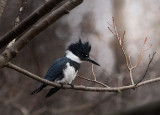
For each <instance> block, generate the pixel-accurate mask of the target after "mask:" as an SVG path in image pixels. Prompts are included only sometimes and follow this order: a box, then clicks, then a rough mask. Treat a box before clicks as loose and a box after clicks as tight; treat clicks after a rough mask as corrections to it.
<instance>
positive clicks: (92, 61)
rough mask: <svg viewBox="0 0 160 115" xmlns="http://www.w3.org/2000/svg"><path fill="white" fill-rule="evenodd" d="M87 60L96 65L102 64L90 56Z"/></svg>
mask: <svg viewBox="0 0 160 115" xmlns="http://www.w3.org/2000/svg"><path fill="white" fill-rule="evenodd" d="M87 61H89V62H91V63H93V64H95V65H98V66H100V65H99V64H98V63H97V62H95V61H94V60H92V59H91V58H88V60H87Z"/></svg>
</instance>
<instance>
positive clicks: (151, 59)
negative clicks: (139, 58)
mask: <svg viewBox="0 0 160 115" xmlns="http://www.w3.org/2000/svg"><path fill="white" fill-rule="evenodd" d="M155 54H156V52H154V53H153V55H152V57H151V58H150V60H149V63H148V66H147V68H146V71H145V73H144V75H143V76H142V78H141V79H140V80H139V81H138V82H137V83H136V85H137V84H139V83H140V82H141V81H142V80H143V79H144V78H145V76H146V74H147V72H148V69H149V67H150V64H151V62H152V61H153V58H154V56H155Z"/></svg>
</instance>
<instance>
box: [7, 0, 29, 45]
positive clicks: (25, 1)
mask: <svg viewBox="0 0 160 115" xmlns="http://www.w3.org/2000/svg"><path fill="white" fill-rule="evenodd" d="M26 3H27V0H22V3H21V7H20V8H19V12H18V15H17V17H16V20H15V22H14V27H13V28H15V27H16V26H17V25H18V24H19V23H20V22H21V18H22V15H23V13H24V9H25V7H26ZM17 39H18V37H17V38H14V39H13V40H12V41H11V42H10V43H9V44H8V45H7V47H10V46H12V44H14V42H15V41H16V40H17Z"/></svg>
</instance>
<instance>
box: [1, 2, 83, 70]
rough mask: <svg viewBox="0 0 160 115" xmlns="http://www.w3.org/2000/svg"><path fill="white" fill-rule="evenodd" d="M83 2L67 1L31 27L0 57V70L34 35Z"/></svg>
mask: <svg viewBox="0 0 160 115" xmlns="http://www.w3.org/2000/svg"><path fill="white" fill-rule="evenodd" d="M82 2H83V0H69V1H67V2H66V3H65V4H64V5H63V6H61V7H59V8H58V9H56V11H53V12H52V13H50V15H49V16H47V17H46V18H45V19H44V20H42V21H41V22H39V23H38V24H36V25H35V26H33V28H31V29H30V30H29V31H27V32H26V33H25V34H24V35H23V36H22V37H21V38H20V39H19V40H18V41H17V42H16V43H14V44H13V45H12V46H11V47H9V48H7V49H6V50H5V51H4V52H3V53H2V54H1V55H0V68H1V67H3V66H4V65H5V64H6V63H8V62H9V61H10V60H11V59H12V58H14V57H15V56H16V54H17V53H18V52H19V51H20V50H21V49H22V48H24V47H25V46H26V45H27V44H28V43H29V42H30V41H31V40H32V39H33V38H34V37H35V36H36V35H38V34H39V33H40V32H42V31H43V30H45V29H46V28H47V27H48V26H49V25H51V24H52V23H54V22H56V21H57V20H58V19H60V18H61V17H62V16H64V15H65V14H68V13H69V11H71V10H72V9H73V8H75V7H76V6H78V5H80V4H81V3H82Z"/></svg>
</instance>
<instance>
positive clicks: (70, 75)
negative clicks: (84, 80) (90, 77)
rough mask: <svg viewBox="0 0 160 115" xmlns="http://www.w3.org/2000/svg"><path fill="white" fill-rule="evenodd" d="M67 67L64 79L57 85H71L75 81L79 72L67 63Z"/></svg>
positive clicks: (64, 71)
mask: <svg viewBox="0 0 160 115" xmlns="http://www.w3.org/2000/svg"><path fill="white" fill-rule="evenodd" d="M66 66H67V67H66V68H65V69H64V70H63V73H64V78H63V79H62V80H58V81H57V83H63V84H68V83H69V84H71V82H72V81H73V80H74V79H75V77H76V75H77V72H78V71H75V69H74V67H73V66H70V64H69V63H67V64H66Z"/></svg>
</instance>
